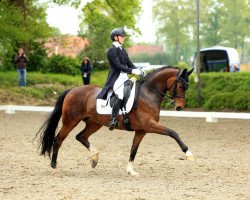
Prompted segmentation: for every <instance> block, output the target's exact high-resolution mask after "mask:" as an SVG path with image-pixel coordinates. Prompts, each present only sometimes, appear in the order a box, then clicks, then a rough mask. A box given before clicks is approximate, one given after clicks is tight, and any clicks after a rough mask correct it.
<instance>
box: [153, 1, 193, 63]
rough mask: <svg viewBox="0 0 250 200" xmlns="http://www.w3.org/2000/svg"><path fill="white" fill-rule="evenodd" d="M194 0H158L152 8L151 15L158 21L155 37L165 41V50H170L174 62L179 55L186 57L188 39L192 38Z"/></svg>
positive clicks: (177, 59)
mask: <svg viewBox="0 0 250 200" xmlns="http://www.w3.org/2000/svg"><path fill="white" fill-rule="evenodd" d="M193 13H195V4H194V1H186V0H171V1H165V0H158V1H156V4H155V6H154V8H153V16H154V17H155V20H156V21H157V22H158V24H159V27H158V30H157V37H158V38H161V39H163V40H164V41H165V44H166V49H167V52H168V53H169V52H171V55H172V56H173V57H174V60H175V62H176V63H177V62H178V61H179V58H180V56H181V55H184V56H186V57H187V53H186V52H187V51H190V49H189V47H190V45H189V41H190V40H191V41H192V40H193V38H194V28H193V27H194V25H195V18H193Z"/></svg>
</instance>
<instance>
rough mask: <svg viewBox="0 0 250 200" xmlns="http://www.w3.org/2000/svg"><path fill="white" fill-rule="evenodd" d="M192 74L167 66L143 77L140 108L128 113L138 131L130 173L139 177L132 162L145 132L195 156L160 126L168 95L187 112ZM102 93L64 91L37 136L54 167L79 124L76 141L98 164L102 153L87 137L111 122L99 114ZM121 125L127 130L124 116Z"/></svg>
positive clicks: (88, 88) (86, 88)
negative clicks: (59, 153)
mask: <svg viewBox="0 0 250 200" xmlns="http://www.w3.org/2000/svg"><path fill="white" fill-rule="evenodd" d="M192 71H193V70H190V71H187V69H184V70H181V69H180V68H178V67H171V66H167V67H163V68H159V69H156V70H154V71H152V72H150V73H148V74H147V75H146V76H144V77H143V78H142V79H143V81H142V83H141V86H140V93H139V97H138V102H137V107H136V108H132V110H131V111H130V112H129V113H128V118H129V120H130V123H131V128H132V129H133V130H134V131H135V135H134V139H133V144H132V147H131V151H130V157H129V162H128V165H127V172H128V173H129V174H131V175H138V173H137V172H135V171H134V169H133V162H134V159H135V156H136V153H137V149H138V147H139V145H140V142H141V141H142V139H143V137H144V136H145V135H146V133H156V134H160V135H165V136H170V137H171V138H173V139H174V140H175V141H176V142H177V143H178V145H179V146H180V148H181V150H182V151H183V152H184V153H185V154H186V157H187V158H192V157H193V154H192V153H191V152H190V151H189V150H188V147H187V146H186V145H185V144H184V143H183V142H182V140H181V139H180V137H179V135H178V134H177V133H176V132H175V131H173V130H171V129H169V128H167V127H164V126H162V125H160V124H159V119H160V117H159V115H160V108H161V103H162V101H163V100H164V99H165V98H166V93H167V95H168V98H171V99H172V101H173V102H174V103H175V108H176V110H178V111H179V110H183V109H184V105H185V93H186V90H187V89H188V84H189V79H188V76H189V75H190V74H191V73H192ZM100 90H101V88H99V87H96V86H93V85H86V86H80V87H75V88H73V89H71V90H68V91H65V92H64V93H63V94H61V95H60V96H59V97H58V99H57V102H56V104H55V107H54V110H53V111H52V113H51V114H50V116H49V117H48V119H47V120H46V122H45V123H44V124H43V126H42V127H41V129H40V130H39V131H38V132H37V134H36V137H37V136H38V134H40V141H39V147H40V149H41V155H49V157H51V152H52V150H53V153H52V158H51V167H52V168H56V165H57V155H58V150H59V148H60V146H61V145H62V142H63V141H64V139H65V138H66V137H67V136H68V134H69V133H70V132H71V131H72V130H73V129H74V128H75V127H76V126H77V125H78V123H79V122H80V121H83V122H85V124H86V126H85V128H84V129H83V130H82V131H81V132H80V133H78V134H77V135H76V139H77V140H78V141H79V142H81V143H82V144H83V146H85V147H86V148H87V149H88V150H89V151H90V152H91V154H92V156H91V159H90V160H91V161H90V162H91V166H92V167H93V168H94V167H95V166H96V165H97V163H98V156H99V153H98V150H97V149H95V148H94V146H93V145H92V144H90V142H89V141H88V138H89V137H90V136H91V135H92V134H93V133H95V132H96V131H98V130H99V129H100V128H101V127H102V126H107V127H108V124H109V121H110V119H111V116H110V115H100V114H98V113H97V112H96V97H97V94H98V93H99V92H100ZM61 117H62V127H61V129H60V131H59V132H58V134H57V135H56V129H57V126H58V123H59V120H60V118H61ZM118 122H119V125H118V129H121V130H125V127H124V126H123V123H122V116H119V117H118ZM55 135H56V136H55Z"/></svg>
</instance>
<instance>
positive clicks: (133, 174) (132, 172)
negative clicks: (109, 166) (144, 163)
mask: <svg viewBox="0 0 250 200" xmlns="http://www.w3.org/2000/svg"><path fill="white" fill-rule="evenodd" d="M127 173H128V174H130V175H132V176H139V174H138V173H137V172H135V171H134V170H127Z"/></svg>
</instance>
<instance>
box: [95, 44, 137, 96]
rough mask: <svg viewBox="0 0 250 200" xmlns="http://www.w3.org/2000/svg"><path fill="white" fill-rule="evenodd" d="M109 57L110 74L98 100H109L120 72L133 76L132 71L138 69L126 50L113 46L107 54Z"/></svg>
mask: <svg viewBox="0 0 250 200" xmlns="http://www.w3.org/2000/svg"><path fill="white" fill-rule="evenodd" d="M107 57H108V61H109V64H110V69H109V74H108V78H107V81H106V83H105V85H104V87H103V88H102V90H101V92H100V93H99V94H98V96H97V99H106V98H107V94H108V91H109V90H110V89H112V88H113V86H114V83H115V81H116V80H117V78H118V77H119V75H120V72H125V73H127V74H131V73H132V69H136V67H135V65H134V64H133V63H132V62H131V60H130V59H129V57H128V53H127V52H126V50H125V49H124V48H122V49H121V48H120V47H118V48H116V47H115V45H113V44H112V45H111V47H110V48H109V50H108V52H107Z"/></svg>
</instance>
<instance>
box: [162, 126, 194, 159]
mask: <svg viewBox="0 0 250 200" xmlns="http://www.w3.org/2000/svg"><path fill="white" fill-rule="evenodd" d="M163 134H164V135H168V136H170V137H171V138H173V139H175V141H176V142H177V143H178V144H179V146H180V148H181V150H182V151H183V152H184V153H185V154H186V158H187V160H193V158H194V156H193V154H192V153H191V151H189V150H188V147H187V146H186V145H185V144H184V142H183V141H182V140H181V138H180V137H179V135H178V134H177V133H176V132H175V131H173V130H171V129H169V128H167V129H165V131H164V132H163Z"/></svg>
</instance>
